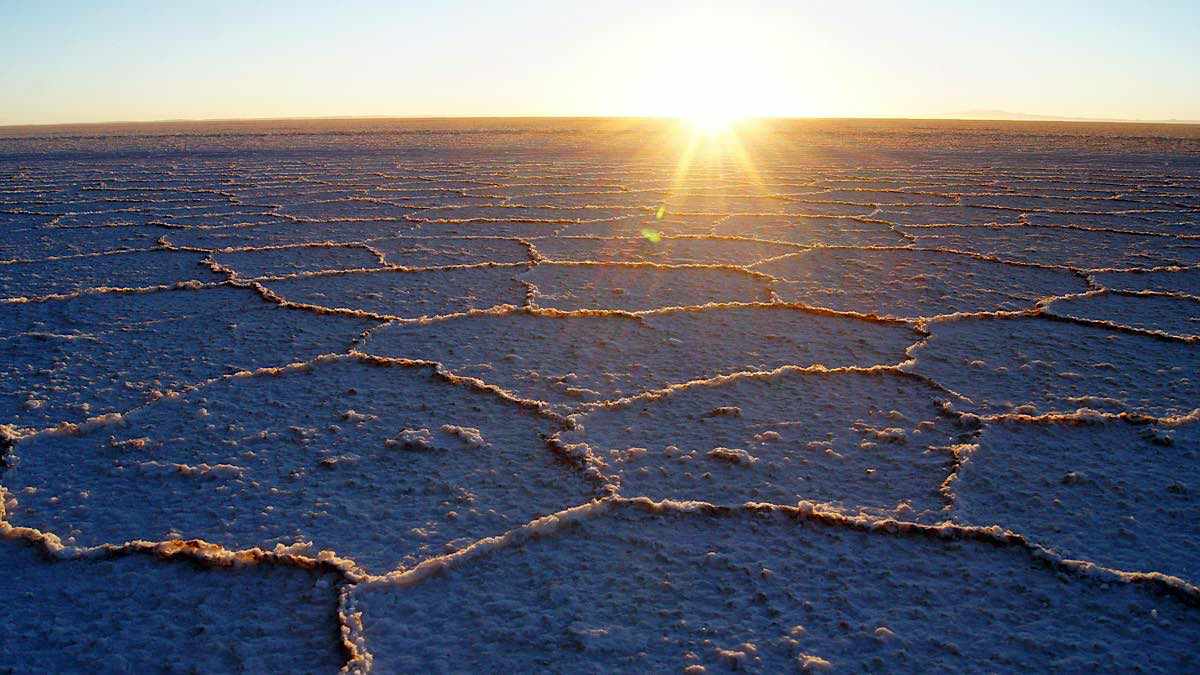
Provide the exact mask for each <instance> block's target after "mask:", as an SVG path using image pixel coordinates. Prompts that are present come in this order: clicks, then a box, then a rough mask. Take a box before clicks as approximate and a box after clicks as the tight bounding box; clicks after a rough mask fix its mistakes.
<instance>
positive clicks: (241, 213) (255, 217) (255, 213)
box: [151, 209, 279, 228]
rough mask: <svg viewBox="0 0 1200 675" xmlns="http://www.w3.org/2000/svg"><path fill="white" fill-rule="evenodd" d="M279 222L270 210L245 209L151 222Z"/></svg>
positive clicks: (197, 224)
mask: <svg viewBox="0 0 1200 675" xmlns="http://www.w3.org/2000/svg"><path fill="white" fill-rule="evenodd" d="M278 220H279V215H278V214H277V213H276V212H275V211H274V210H270V209H245V210H241V209H239V210H233V211H226V212H209V211H206V210H204V209H197V210H195V211H187V212H180V213H170V214H164V215H159V216H156V217H155V218H153V219H152V221H151V222H153V223H155V224H159V223H161V224H163V225H165V226H167V227H175V228H179V227H224V226H228V225H256V224H266V223H272V222H276V221H278Z"/></svg>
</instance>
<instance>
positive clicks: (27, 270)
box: [0, 251, 221, 298]
mask: <svg viewBox="0 0 1200 675" xmlns="http://www.w3.org/2000/svg"><path fill="white" fill-rule="evenodd" d="M203 259H204V255H203V254H198V253H186V252H180V251H134V252H129V253H122V254H119V255H104V256H87V257H81V258H63V259H60V260H50V261H39V262H28V263H13V264H10V265H0V289H3V290H2V291H0V295H3V296H4V297H7V298H13V297H17V298H20V297H24V298H36V297H40V296H44V295H53V294H58V293H71V292H74V291H78V290H82V289H86V288H96V287H102V286H103V287H115V288H137V287H145V286H162V285H174V284H175V283H177V282H182V281H200V282H216V281H221V277H220V276H219V275H216V274H213V272H212V270H210V269H208V268H207V267H205V266H203V265H202V264H201V261H202V260H203Z"/></svg>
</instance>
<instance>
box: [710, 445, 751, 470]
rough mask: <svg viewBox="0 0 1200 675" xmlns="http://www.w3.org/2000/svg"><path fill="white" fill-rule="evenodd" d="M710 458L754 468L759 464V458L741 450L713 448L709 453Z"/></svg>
mask: <svg viewBox="0 0 1200 675" xmlns="http://www.w3.org/2000/svg"><path fill="white" fill-rule="evenodd" d="M708 456H709V457H711V458H713V459H719V460H722V461H725V462H729V463H731V464H741V465H743V466H752V465H754V464H755V463H756V462H758V458H757V457H755V456H754V455H751V454H750V453H748V452H746V451H745V450H743V449H741V448H713V449H712V450H709V451H708Z"/></svg>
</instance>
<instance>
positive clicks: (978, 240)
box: [908, 226, 1200, 269]
mask: <svg viewBox="0 0 1200 675" xmlns="http://www.w3.org/2000/svg"><path fill="white" fill-rule="evenodd" d="M908 231H909V233H911V234H913V235H916V237H917V244H918V245H919V246H925V247H932V248H949V249H953V250H956V251H967V252H971V253H981V254H984V255H990V256H995V257H998V258H1001V259H1003V260H1015V261H1018V262H1029V263H1040V264H1046V265H1065V266H1070V267H1074V268H1076V269H1113V268H1117V269H1124V268H1131V267H1142V268H1145V267H1158V266H1162V265H1190V264H1193V263H1196V262H1200V247H1198V248H1192V247H1185V246H1182V245H1180V243H1179V240H1176V239H1170V238H1163V237H1154V236H1147V235H1140V234H1126V233H1121V232H1092V231H1086V230H1078V229H1070V228H1054V227H1022V226H1013V227H985V228H967V227H949V228H929V229H925V230H920V229H917V228H909V229H908Z"/></svg>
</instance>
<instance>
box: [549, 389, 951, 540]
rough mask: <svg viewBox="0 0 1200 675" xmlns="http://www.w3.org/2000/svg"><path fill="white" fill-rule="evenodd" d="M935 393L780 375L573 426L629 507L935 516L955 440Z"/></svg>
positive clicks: (667, 398) (674, 396) (605, 410)
mask: <svg viewBox="0 0 1200 675" xmlns="http://www.w3.org/2000/svg"><path fill="white" fill-rule="evenodd" d="M940 396H941V392H938V391H936V390H933V389H931V388H930V387H929V386H928V385H927V384H925V383H923V382H921V381H919V380H917V379H916V378H913V377H906V376H903V375H900V374H897V373H895V372H847V373H824V372H812V373H807V372H784V373H779V374H771V375H766V374H764V375H758V376H751V377H742V378H738V379H736V380H734V381H731V382H727V383H721V384H696V385H691V386H681V387H676V388H674V389H671V390H669V391H668V392H666V393H665V395H663V396H661V397H658V398H654V397H649V396H648V397H645V398H644V399H633V400H629V401H627V402H622V403H620V404H612V405H608V406H603V407H601V408H600V409H598V410H596V411H595V412H591V413H588V414H586V415H584V416H582V417H581V419H580V422H581V424H582V426H583V431H582V432H575V433H572V434H570V435H569V436H568V437H567V438H568V440H572V441H578V442H584V443H586V444H587V445H588V446H589V447H590V448H591V452H592V453H593V454H595V455H597V456H598V458H599V460H600V462H602V463H603V464H604V465H605V466H604V468H603V470H604V471H605V472H606V473H608V474H610V475H611V476H612V477H613V480H614V482H616V483H618V484H619V485H620V488H621V491H622V493H623V494H626V495H630V496H633V495H647V496H650V497H653V498H655V499H663V498H667V499H685V498H686V499H701V500H704V501H708V502H713V503H718V504H740V503H742V502H747V501H756V502H773V503H777V504H792V503H795V502H796V501H798V500H800V499H806V498H807V499H815V500H819V501H831V502H838V503H839V504H841V505H843V506H845V507H847V508H850V509H857V508H859V507H870V508H872V509H876V510H880V509H885V510H888V509H893V508H894V509H897V512H898V513H901V514H904V515H905V516H907V517H913V516H914V515H915V514H918V513H920V512H924V511H930V510H934V509H939V508H940V507H941V499H940V496H939V494H938V488H939V486H940V485H941V483H942V481H943V480H945V478H946V476H947V475H948V474H949V471H950V464H951V460H952V454H951V453H950V452H949V451H948V450H946V449H945V446H948V445H950V444H952V443H954V441H955V438H956V437H957V434H958V433H960V432H962V431H963V430H962V429H960V428H958V427H957V425H956V424H955V423H954V421H952V420H950V419H947V418H946V417H944V416H943V415H940V414H939V409H938V406H937V405H935V403H934V401H935V400H936V399H937V398H939V397H940Z"/></svg>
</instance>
